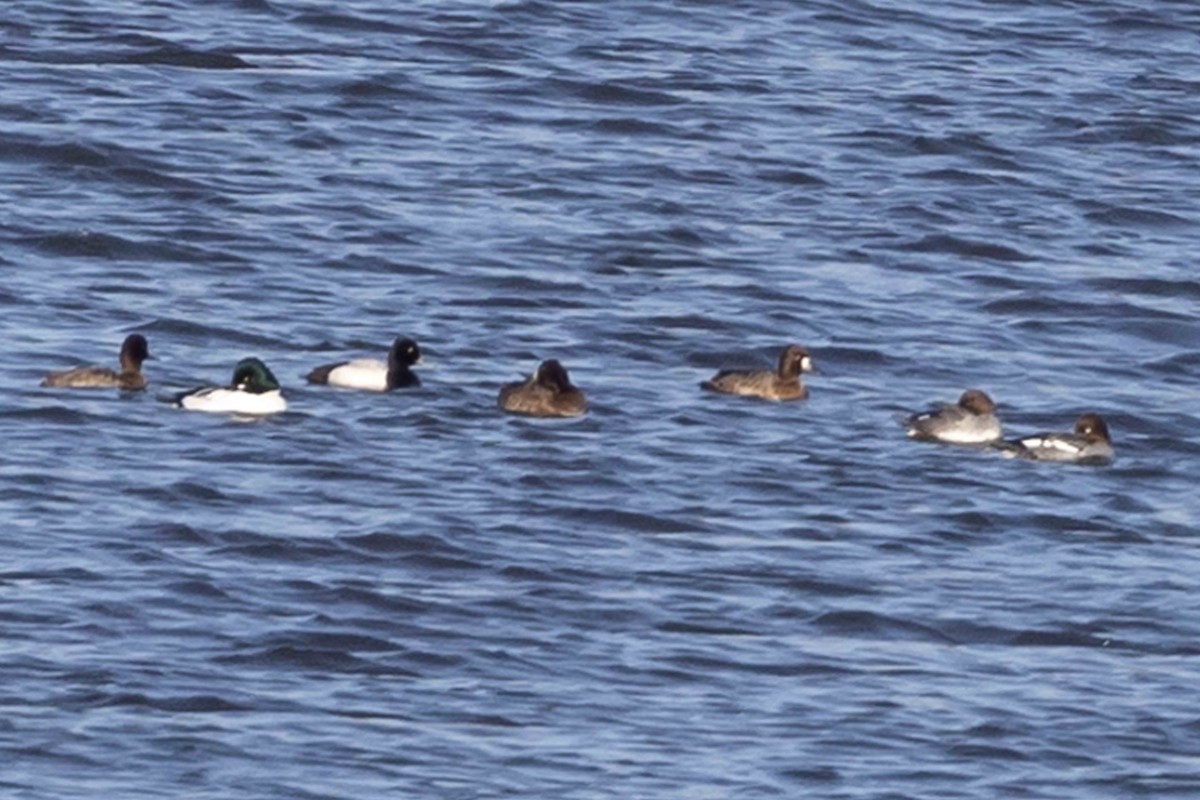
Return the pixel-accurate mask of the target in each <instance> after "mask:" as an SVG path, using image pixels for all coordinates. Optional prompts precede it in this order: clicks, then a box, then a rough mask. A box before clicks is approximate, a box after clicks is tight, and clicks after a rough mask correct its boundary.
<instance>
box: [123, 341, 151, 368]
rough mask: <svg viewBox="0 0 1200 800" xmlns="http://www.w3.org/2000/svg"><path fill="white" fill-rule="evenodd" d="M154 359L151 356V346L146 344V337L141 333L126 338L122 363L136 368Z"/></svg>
mask: <svg viewBox="0 0 1200 800" xmlns="http://www.w3.org/2000/svg"><path fill="white" fill-rule="evenodd" d="M150 358H154V356H152V355H150V345H149V344H147V343H146V337H145V336H142V335H141V334H140V333H131V334H129V335H128V336H126V337H125V341H124V342H122V344H121V363H122V364H126V363H128V364H131V365H132V366H134V367H140V366H141V365H142V362H143V361H145V360H147V359H150Z"/></svg>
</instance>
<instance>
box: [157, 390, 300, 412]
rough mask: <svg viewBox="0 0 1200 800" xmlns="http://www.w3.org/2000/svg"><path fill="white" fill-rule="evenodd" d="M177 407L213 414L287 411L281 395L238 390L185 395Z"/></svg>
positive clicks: (277, 392) (204, 391) (209, 391)
mask: <svg viewBox="0 0 1200 800" xmlns="http://www.w3.org/2000/svg"><path fill="white" fill-rule="evenodd" d="M179 405H181V406H183V407H184V408H186V409H188V410H189V411H208V412H211V413H214V414H251V415H255V416H258V415H261V414H278V413H279V412H281V411H286V410H287V401H286V400H284V399H283V393H282V392H280V391H279V390H278V389H276V390H275V391H273V392H263V393H261V394H255V393H254V392H243V391H239V390H238V389H202V390H200V391H198V392H194V393H192V394H189V395H186V396H185V397H184V398H183V399H182V400H180V401H179Z"/></svg>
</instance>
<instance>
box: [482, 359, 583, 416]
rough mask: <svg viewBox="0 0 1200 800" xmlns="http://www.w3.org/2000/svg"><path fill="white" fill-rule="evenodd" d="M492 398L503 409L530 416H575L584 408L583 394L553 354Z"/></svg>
mask: <svg viewBox="0 0 1200 800" xmlns="http://www.w3.org/2000/svg"><path fill="white" fill-rule="evenodd" d="M496 402H497V404H498V405H499V406H500V408H502V409H503V410H505V411H508V412H510V413H513V414H525V415H528V416H532V417H577V416H579V415H581V414H583V413H584V412H586V411H587V398H586V397H584V394H583V392H582V391H580V390H579V389H578V388H576V387H575V386H573V385H572V384H571V378H570V376H568V375H567V370H566V368H565V367H564V366H563V365H562V364H560V363H559V362H558V361H556V360H555V359H553V358H551V359H548V360H546V361H543V362H542V363H541V364H539V365H538V368H537V371H536V372H534V373H533V374H532V375H530V376H529V377H528V378H527V379H525V380H523V381H520V382H518V383H509V384H505V385H504V386H502V387H501V388H500V396H499V397H498V398H497V401H496Z"/></svg>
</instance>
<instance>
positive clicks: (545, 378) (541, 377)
mask: <svg viewBox="0 0 1200 800" xmlns="http://www.w3.org/2000/svg"><path fill="white" fill-rule="evenodd" d="M537 383H538V385H539V386H544V387H545V388H547V389H550V390H551V391H555V392H569V391H571V390H572V389H574V388H575V387H574V386H572V385H571V379H570V378H569V377H568V376H567V370H566V367H564V366H563V365H562V364H560V363H558V361H557V360H555V359H553V358H550V359H547V360H545V361H543V362H542V363H541V364H540V365H539V366H538V370H537Z"/></svg>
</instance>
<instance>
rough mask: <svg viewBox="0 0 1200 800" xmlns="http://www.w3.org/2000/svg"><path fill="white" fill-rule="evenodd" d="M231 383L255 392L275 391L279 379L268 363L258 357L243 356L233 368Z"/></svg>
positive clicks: (233, 385)
mask: <svg viewBox="0 0 1200 800" xmlns="http://www.w3.org/2000/svg"><path fill="white" fill-rule="evenodd" d="M230 385H231V386H232V387H233V388H235V389H242V390H244V391H247V392H253V393H254V394H263V393H264V392H273V391H275V390H276V389H278V388H279V381H277V380H275V376H274V375H273V374H272V373H271V370H269V369H267V365H266V364H264V363H263V362H261V361H259V360H258V359H257V358H243V359H242V360H241V361H239V362H238V364H237V366H236V367H234V369H233V380H232V381H230Z"/></svg>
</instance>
